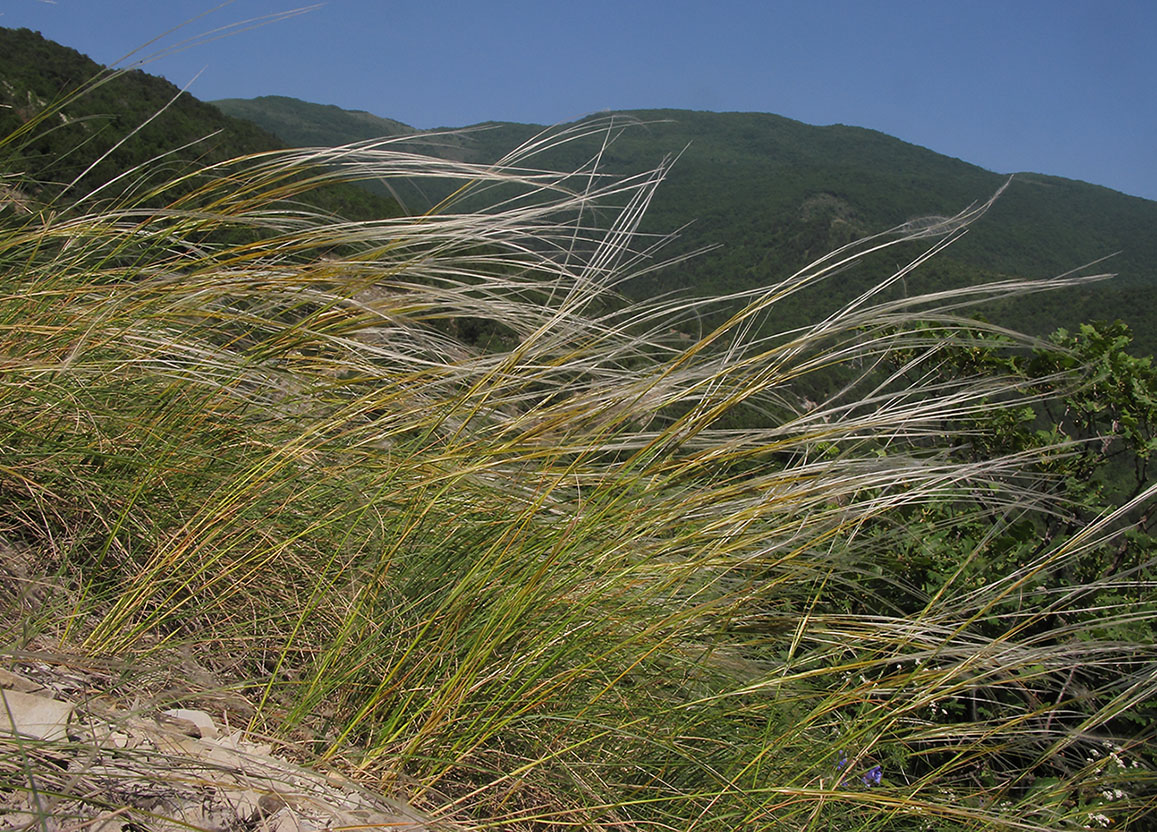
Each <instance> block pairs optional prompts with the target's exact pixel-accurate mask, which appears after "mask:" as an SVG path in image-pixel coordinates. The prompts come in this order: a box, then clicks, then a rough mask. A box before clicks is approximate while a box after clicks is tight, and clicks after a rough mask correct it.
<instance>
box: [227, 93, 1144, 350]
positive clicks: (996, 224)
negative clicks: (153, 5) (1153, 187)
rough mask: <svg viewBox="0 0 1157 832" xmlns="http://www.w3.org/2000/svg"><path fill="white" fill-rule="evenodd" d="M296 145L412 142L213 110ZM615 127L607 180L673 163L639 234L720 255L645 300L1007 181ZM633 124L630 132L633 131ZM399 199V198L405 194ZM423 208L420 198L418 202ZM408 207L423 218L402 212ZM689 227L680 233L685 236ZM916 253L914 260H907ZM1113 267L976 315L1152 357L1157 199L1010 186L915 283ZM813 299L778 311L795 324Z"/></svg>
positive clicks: (344, 120)
mask: <svg viewBox="0 0 1157 832" xmlns="http://www.w3.org/2000/svg"><path fill="white" fill-rule="evenodd" d="M215 104H216V105H217V106H219V107H220V108H221V109H222V110H223V111H224V112H227V113H229V114H232V115H236V116H238V117H242V118H250V119H252V120H253V121H255V122H256V123H257V124H259V125H261V126H263V127H265V128H266V129H269V130H271V131H273V132H276V133H278V135H280V136H281V138H282V139H283V140H285V141H286V142H288V143H290V144H294V143H297V142H299V141H300V142H302V143H304V140H305V139H306V138H307V137H308V138H309V139H310V141H311V142H312V143H315V144H319V145H334V144H340V143H343V142H347V141H359V140H366V139H369V138H373V137H374V136H375V135H377V136H382V135H410V134H413V133H414V132H415V131H414V130H413V128H410V127H407V126H406V125H403V124H401V123H399V122H396V121H392V120H389V119H379V118H377V117H376V116H372V115H370V114H368V113H364V112H361V113H359V112H350V111H346V110H341V109H340V108H337V107H333V106H324V105H317V104H310V103H307V102H301V101H297V100H296V99H292V98H285V97H280V96H267V97H262V98H256V99H249V100H241V99H229V100H225V101H219V102H215ZM608 115H613V116H615V118H616V119H617V120H618V121H621V122H622V124H623V125H624V127H625V128H626V129H624V130H623V131H622V132H621V133H619V134H618V135H617V138H616V139H615V141H614V142H613V144H611V146H610V147H609V148H608V149H607V150H606V152H605V153H604V154H603V157H602V161H601V164H602V166H603V168H604V170H606V171H607V172H609V173H620V174H627V173H635V172H639V171H642V170H646V169H648V168H650V167H652V166H654V165H656V164H658V163H659V162H660V161H661V160H662V159H663V158H664V156H666V155H667V154H672V153H679V154H680V156H679V159H678V162H677V163H676V164H675V166H674V167H673V168H672V170H671V171H670V173H669V175H668V177H667V180H666V181H665V182H664V184H663V187H661V188H660V189H659V192H658V194H657V195H656V197H655V199H654V201H653V203H652V205H651V208H650V211H649V213H648V215H647V218H646V220H645V223H644V230H645V231H651V232H656V233H663V232H668V231H671V230H672V229H676V228H680V227H683V226H685V225H687V226H688V227H687V228H686V230H685V231H684V232H683V234H682V236H681V240H680V241H679V242H678V243H677V244H676V246H675V248H674V249H672V250H673V251H679V250H690V249H696V248H699V247H702V246H706V245H717V246H718V248H717V249H715V250H714V251H711V252H708V253H706V254H704V255H701V256H698V257H696V258H694V259H692V260H690V261H688V262H685V263H683V264H681V265H679V266H678V267H676V268H673V269H667V270H665V271H664V272H662V273H660V274H658V275H656V276H653V277H651V278H648V280H647V281H645V282H643V283H640V285H638V286H636V287H635V288H634V291H635V292H638V293H640V294H654V293H658V292H666V291H690V292H692V293H695V294H702V295H711V294H721V293H723V292H727V291H735V290H739V289H749V288H752V287H754V286H760V285H766V284H768V283H770V282H772V281H774V280H777V279H780V278H782V277H784V276H785V275H786V274H790V273H791V272H792V271H794V270H795V269H797V268H799V267H800V266H801V265H803V264H804V263H805V262H808V261H809V260H810V259H812V258H814V257H817V256H820V255H822V254H823V253H825V252H827V251H829V250H830V249H831V248H833V247H834V246H837V245H840V244H842V243H844V242H847V241H848V240H850V239H853V238H855V237H858V236H863V235H866V234H870V233H874V232H878V231H883V230H886V229H888V228H890V227H892V226H895V225H897V224H899V223H903V222H906V221H908V220H911V219H914V218H918V217H923V216H928V215H951V214H955V213H956V212H958V211H960V210H961V209H963V208H964V207H966V206H968V205H969V204H972V203H974V202H983V201H985V200H987V199H988V198H989V197H991V196H992V194H994V193H995V192H996V191H997V190H998V189H999V188H1000V187H1001V186H1002V185H1003V184H1004V183H1005V182H1006V180H1007V178H1008V177H1007V175H1005V174H1001V173H994V172H991V171H987V170H984V169H983V168H980V167H978V166H976V165H972V164H969V163H967V162H964V161H961V160H959V159H955V158H951V157H947V156H944V155H941V154H938V153H935V152H934V151H932V150H929V149H926V148H923V147H918V146H916V145H912V144H909V143H907V142H903V141H901V140H899V139H896V138H893V137H891V136H887V135H885V134H883V133H879V132H877V131H874V130H868V129H864V128H859V127H850V126H846V125H831V126H826V127H815V126H811V125H807V124H804V123H802V122H798V121H794V120H792V119H788V118H784V117H782V116H777V115H772V114H766V113H709V112H697V111H687V110H638V111H630V112H623V113H616V114H601V116H602V117H606V116H608ZM631 123H634V126H630V127H628V126H627V125H629V124H631ZM543 129H545V128H544V127H543V126H541V125H533V124H511V123H488V124H483V125H476V126H475V127H472V128H469V129H467V130H466V131H465V132H463V133H461V134H460V135H455V136H440V137H439V139H438V142H437V143H436V144H435V143H430V144H429V145H427V146H424V147H423V149H424V150H427V151H429V152H434V153H441V154H443V155H446V156H452V157H454V158H458V159H463V160H466V161H475V162H492V161H494V160H495V159H497V158H499V157H500V156H502V155H503V154H505V153H507V152H509V151H510V150H511V149H512V148H514V147H516V146H517V145H518V144H520V143H521V142H524V141H526V140H527V139H529V138H531V137H533V136H534V135H536V134H537V133H538V132H540V131H541V130H543ZM598 149H599V148H598V145H597V144H596V141H595V140H593V139H592V140H588V141H579V142H574V143H571V144H569V145H565V146H563V147H561V148H558V149H556V150H554V151H552V152H550V153H548V154H545V155H544V156H543V157H542V158H541V159H540V160H539V161H538V163H539V164H541V165H543V166H546V167H556V168H558V169H567V168H568V167H569V166H577V165H580V164H582V163H583V162H585V161H586V160H587V159H589V158H590V157H591V155H592V154H593V153H595V152H597V151H598ZM401 192H402V193H403V199H406V196H405V194H406V191H404V190H402V191H401ZM412 198H413V199H417V198H418V197H412ZM410 207H411V208H417V207H420V206H418V205H411V206H410ZM688 224H689V225H688ZM913 253H915V252H913ZM1102 258H1109V259H1108V260H1106V261H1105V262H1103V263H1100V264H1098V265H1097V266H1096V267H1095V268H1094V269H1093V271H1111V272H1113V273H1115V274H1116V275H1117V277H1116V278H1115V279H1113V280H1111V281H1107V282H1103V283H1099V284H1095V285H1093V286H1088V287H1083V288H1078V289H1072V290H1068V291H1066V292H1064V293H1051V294H1048V295H1035V296H1033V297H1030V298H1027V299H1025V300H1021V301H1017V302H1015V303H1013V304H1010V305H1005V307H1003V308H1000V307H992V306H989V307H986V308H985V309H984V310H983V312H984V314H986V315H989V316H990V317H993V318H995V319H997V320H1002V321H1003V320H1007V321H1008V322H1009V323H1015V324H1016V325H1017V326H1019V327H1023V328H1026V329H1029V330H1031V331H1034V332H1038V333H1042V334H1043V333H1046V332H1050V331H1052V330H1053V329H1055V328H1057V327H1059V326H1066V327H1070V328H1072V327H1074V326H1076V325H1077V324H1078V323H1079V322H1080V321H1082V320H1089V319H1109V320H1111V319H1117V318H1120V319H1122V320H1124V321H1125V322H1126V323H1128V324H1129V325H1130V326H1131V327H1132V329H1133V330H1134V332H1135V334H1136V335H1137V337H1138V347H1139V348H1141V349H1143V350H1144V351H1146V352H1152V351H1153V350H1154V349H1155V348H1157V340H1153V339H1151V338H1150V336H1149V335H1148V331H1149V330H1151V329H1153V327H1152V323H1154V321H1152V320H1151V317H1150V311H1149V310H1150V309H1152V308H1153V307H1154V305H1155V302H1157V266H1155V265H1154V264H1157V202H1153V201H1150V200H1145V199H1141V198H1138V197H1132V196H1128V195H1125V194H1121V193H1118V192H1116V191H1112V190H1110V189H1108V188H1103V187H1100V186H1096V185H1090V184H1088V183H1084V182H1077V181H1074V180H1069V179H1064V178H1061V177H1055V176H1047V175H1044V174H1037V173H1019V174H1016V175H1015V176H1014V177H1013V179H1012V182H1011V184H1010V185H1009V187H1008V188H1007V190H1006V191H1005V192H1004V193H1003V195H1002V196H1001V198H1000V199H999V200H997V202H996V203H995V205H994V206H993V207H992V209H991V210H990V211H989V213H988V214H987V215H986V216H985V217H984V218H983V219H982V220H981V221H980V222H979V223H977V224H976V225H974V226H973V227H972V229H971V230H970V231H969V233H968V234H967V235H966V236H965V237H964V238H963V239H961V240H960V241H959V242H958V243H956V244H955V245H953V246H952V247H951V248H950V249H949V250H948V251H946V252H944V253H943V254H942V255H940V256H938V257H937V258H936V259H935V260H934V261H933V262H932V263H930V264H929V266H928V267H927V268H925V269H923V270H922V271H921V273H920V275H921V277H920V279H921V280H923V281H924V283H923V284H922V285H913V286H911V289H912V291H922V290H925V289H930V288H937V287H942V286H947V285H959V284H961V283H970V282H978V281H983V280H992V279H999V278H1002V277H1013V276H1015V277H1027V278H1037V277H1047V276H1053V275H1056V274H1060V273H1064V272H1068V271H1070V270H1072V269H1076V268H1079V267H1081V266H1084V265H1085V264H1088V263H1092V262H1093V261H1097V260H1101V259H1102ZM869 280H870V277H869V276H867V275H865V276H864V277H863V280H862V281H860V280H857V279H856V275H855V274H851V275H848V276H846V277H844V278H843V279H842V280H841V281H840V282H834V283H831V284H829V285H827V286H824V287H822V288H821V289H820V291H821V292H826V293H828V294H829V295H835V297H825V298H824V299H823V300H824V302H830V301H832V300H834V299H837V298H838V297H842V296H850V295H851V294H852V293H854V292H856V291H857V289H859V288H860V287H861V285H866V284H867V282H868V281H869ZM815 302H818V301H817V300H816V299H813V300H811V301H809V300H808V299H806V298H804V299H801V300H800V301H799V302H797V303H796V304H795V308H794V309H792V308H786V307H785V308H784V309H783V316H784V319H783V320H784V323H785V325H786V324H789V323H793V322H797V321H799V320H803V319H804V318H805V317H806V315H807V309H806V308H805V307H806V306H808V305H811V304H812V303H815Z"/></svg>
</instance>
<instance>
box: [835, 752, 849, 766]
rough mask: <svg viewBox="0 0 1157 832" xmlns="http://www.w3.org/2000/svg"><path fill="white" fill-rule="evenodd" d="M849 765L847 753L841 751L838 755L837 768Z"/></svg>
mask: <svg viewBox="0 0 1157 832" xmlns="http://www.w3.org/2000/svg"><path fill="white" fill-rule="evenodd" d="M847 764H848V754H847V752H846V751H842V750H841V751H840V752H839V754H837V755H836V768H843V767H844V766H846V765H847Z"/></svg>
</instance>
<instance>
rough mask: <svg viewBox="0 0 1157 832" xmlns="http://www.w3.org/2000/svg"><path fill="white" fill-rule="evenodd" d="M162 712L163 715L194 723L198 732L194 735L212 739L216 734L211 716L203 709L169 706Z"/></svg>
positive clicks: (215, 727)
mask: <svg viewBox="0 0 1157 832" xmlns="http://www.w3.org/2000/svg"><path fill="white" fill-rule="evenodd" d="M164 713H165V716H168V717H172V718H173V719H183V720H185V721H186V722H191V723H193V725H196V726H197V730H198V731H199V732H200V733H199V734H197V735H196V736H200V737H201V738H202V739H206V740H213V739H216V738H217V736H218V731H217V726H216V725H214V724H213V717H211V716H209V715H208V714H207V713H205V712H204V711H195V710H193V709H191V708H171V709H170V710H167V711H165V712H164Z"/></svg>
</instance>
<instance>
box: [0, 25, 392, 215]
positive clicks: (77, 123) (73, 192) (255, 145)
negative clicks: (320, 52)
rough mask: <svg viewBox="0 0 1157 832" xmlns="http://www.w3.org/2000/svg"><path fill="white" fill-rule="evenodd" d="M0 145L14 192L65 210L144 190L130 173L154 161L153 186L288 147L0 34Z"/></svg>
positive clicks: (148, 84) (142, 79) (249, 127)
mask: <svg viewBox="0 0 1157 832" xmlns="http://www.w3.org/2000/svg"><path fill="white" fill-rule="evenodd" d="M82 91H83V94H80V93H81V92H82ZM46 112H51V115H50V116H49V117H48V123H43V117H44V116H43V114H44V113H46ZM0 136H6V137H8V139H7V140H6V141H4V143H3V144H2V145H0V163H3V165H4V167H5V169H6V170H8V171H17V172H19V176H20V187H21V189H22V190H23V191H24V192H25V193H26V194H27V195H29V196H31V197H32V198H34V199H37V200H41V201H49V200H53V199H57V198H59V197H63V199H64V200H65V201H66V202H69V201H72V200H76V199H79V198H81V197H82V196H84V195H85V194H88V193H90V192H91V191H92V190H93V189H94V188H97V187H98V186H103V187H102V191H101V197H102V198H104V199H113V198H115V197H116V196H117V195H118V194H123V193H124V192H125V191H127V190H135V191H137V192H139V191H141V190H142V189H147V188H148V187H149V180H148V178H147V177H145V176H143V175H142V176H134V175H133V174H132V172H133V171H135V170H138V169H140V170H142V172H143V167H142V166H144V165H146V163H149V162H150V160H154V159H157V158H158V157H162V156H163V157H164V160H165V161H164V164H163V165H157V166H153V167H152V168H151V169H150V174H151V175H152V177H153V181H156V180H158V179H159V174H160V173H161V172H162V171H163V173H164V175H165V176H166V177H170V178H173V179H175V178H177V177H178V176H179V175H180V174H181V173H187V172H191V171H194V170H196V169H197V168H198V166H204V165H209V164H213V163H216V162H222V161H224V160H227V159H233V158H236V157H240V156H245V155H249V154H254V153H262V152H266V151H270V150H275V149H279V148H283V147H285V145H284V144H283V143H282V142H281V140H280V139H278V138H277V137H276V136H275V135H274V134H272V133H269V132H267V131H265V130H263V129H261V128H260V127H257V126H256V125H254V124H253V123H252V122H249V121H245V120H243V119H236V118H233V117H231V116H226V115H223V114H222V113H221V111H220V110H218V109H217V108H216V107H213V106H211V105H209V104H206V103H204V102H202V101H199V100H197V99H196V98H194V97H193V96H191V95H189V94H187V93H182V92H181V91H180V90H179V89H178V88H177V87H176V86H174V85H173V84H171V83H169V82H168V81H166V80H165V79H163V78H158V77H156V76H154V75H149V74H147V73H145V72H141V71H139V70H132V71H129V72H123V73H109V72H107V71H105V70H104V68H103V67H101V66H100V65H99V64H97V63H96V62H94V61H93V60H91V59H90V58H88V57H86V56H84V55H82V54H80V53H79V52H77V51H76V50H74V49H69V48H68V47H65V46H61V45H60V44H57V43H54V42H52V41H50V40H47V39H45V38H44V37H42V36H41V35H40V34H39V33H38V32H32V31H30V30H28V29H6V28H0ZM125 174H128V175H125ZM118 177H121V179H120V180H119V182H118V181H116V180H117V178H118ZM109 182H114V185H113V187H108V186H106V185H105V183H109ZM199 184H201V183H200V182H199V181H198V180H197V179H196V178H191V179H189V180H188V181H187V182H186V183H185V184H184V185H183V186H180V185H179V186H178V187H177V189H176V191H173V190H172V189H170V193H175V192H180V191H182V190H183V191H191V190H193V189H194V188H196V187H197V186H198V185H199ZM309 198H310V200H311V202H312V203H313V204H314V205H316V206H318V207H322V208H325V209H327V210H331V211H335V212H341V213H346V214H349V215H351V216H355V217H367V218H368V217H374V216H393V215H396V214H398V213H399V209H398V206H397V205H396V203H394V201H393V200H391V199H384V198H382V197H381V196H374V195H370V194H367V193H366V192H365V191H364V189H361V188H355V187H352V186H349V185H342V184H338V185H331V186H329V187H327V188H325V189H324V190H323V191H319V192H315V193H313V194H311V195H310V197H309Z"/></svg>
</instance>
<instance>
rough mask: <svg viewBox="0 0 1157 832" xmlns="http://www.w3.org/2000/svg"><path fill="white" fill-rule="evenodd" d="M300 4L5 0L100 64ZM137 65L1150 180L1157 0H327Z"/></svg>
mask: <svg viewBox="0 0 1157 832" xmlns="http://www.w3.org/2000/svg"><path fill="white" fill-rule="evenodd" d="M303 3H304V0H298V2H295V1H294V0H234V2H232V3H229V4H226V5H224V6H222V7H216V8H215V6H216V3H215V0H55V2H49V0H0V12H2V14H0V26H10V27H16V26H27V27H29V28H31V29H38V30H39V31H40V32H42V33H43V34H44V35H45V36H46V37H49V38H52V39H53V40H57V41H60V42H61V43H64V44H66V45H68V46H72V47H74V48H76V49H78V50H80V51H81V52H84V53H86V54H88V55H90V56H91V57H93V58H94V59H96V60H97V61H99V62H101V63H106V64H112V63H115V62H117V61H118V60H119V59H121V58H122V57H123V56H124V55H126V54H127V53H129V52H130V51H132V50H133V49H134V48H137V47H139V46H141V45H142V44H144V43H146V42H147V41H148V40H150V39H151V38H153V37H156V36H157V35H160V34H162V33H163V32H165V31H167V30H168V29H171V28H172V27H174V26H177V25H178V24H181V23H182V22H184V21H186V20H188V19H190V18H192V17H194V16H196V15H198V14H201V13H203V12H206V11H209V14H207V15H206V16H204V17H202V18H200V19H199V20H196V21H193V22H192V23H190V24H189V25H188V26H186V27H184V28H183V29H181V30H180V31H179V32H177V33H175V34H172V35H169V36H167V37H166V38H165V39H163V40H162V41H161V42H160V43H159V44H154V45H153V46H152V47H149V48H147V49H146V53H147V52H152V51H155V50H156V49H158V48H161V47H163V46H164V45H173V44H176V43H177V42H179V41H181V40H182V39H184V38H187V37H192V36H195V35H200V34H201V33H203V32H206V31H208V30H211V29H214V28H216V27H219V26H227V25H229V24H232V23H236V22H238V21H242V20H246V19H249V18H256V17H261V16H263V15H269V14H273V13H277V12H282V11H287V10H290V9H294V8H296V7H298V6H301V5H303ZM210 10H211V11H210ZM144 68H145V69H146V70H148V71H150V72H154V73H156V74H159V75H164V76H165V77H167V78H169V79H170V80H171V81H173V82H174V83H176V84H178V85H181V86H184V85H185V84H186V83H188V82H190V81H192V79H193V78H194V76H196V75H197V73H198V72H201V75H200V77H199V78H197V80H196V81H194V82H193V84H192V86H191V88H190V91H191V92H192V93H193V94H194V95H196V96H198V97H199V98H204V99H214V98H233V97H236V98H248V97H252V96H257V95H272V94H277V95H290V96H294V97H296V98H302V99H305V100H307V101H315V102H319V103H323V104H337V105H338V106H341V107H345V108H348V109H360V110H368V111H370V112H372V113H375V114H377V115H380V116H386V117H389V118H395V119H398V120H400V121H403V122H406V123H407V124H411V125H414V126H415V127H423V128H426V127H439V126H463V125H467V124H473V123H477V122H479V121H486V120H489V119H495V120H509V121H526V122H536V123H543V124H547V123H554V122H561V121H569V120H572V119H574V118H577V117H580V116H582V115H585V114H587V113H591V112H595V111H598V110H606V109H637V108H651V107H676V108H688V109H702V110H718V111H727V110H742V111H759V112H771V113H778V114H780V115H785V116H789V117H791V118H795V119H799V120H800V121H805V122H808V123H810V124H832V123H837V122H838V123H844V124H854V125H859V126H863V127H871V128H874V129H877V130H881V131H883V132H885V133H889V134H891V135H893V136H897V137H899V138H901V139H904V140H906V141H909V142H914V143H916V144H920V145H924V146H925V147H929V148H931V149H933V150H936V151H938V152H940V153H946V154H948V155H950V156H957V157H959V158H961V159H964V160H966V161H969V162H973V163H975V164H978V165H981V166H983V167H986V168H988V169H990V170H994V171H998V172H1001V173H1011V172H1015V171H1022V170H1031V171H1038V172H1043V173H1051V174H1056V175H1058V176H1067V177H1071V178H1074V179H1083V180H1085V181H1088V182H1094V183H1096V184H1099V185H1107V186H1109V187H1111V188H1115V189H1117V190H1120V191H1124V192H1126V193H1130V194H1134V195H1138V196H1143V197H1146V198H1149V199H1157V0H965V1H964V2H961V0H920V1H919V2H916V1H915V0H854V1H848V0H791V2H788V1H787V0H694V1H692V0H456V1H455V0H329V2H326V3H324V4H322V5H321V6H320V7H319V8H316V9H314V10H313V11H310V12H308V13H306V14H302V15H300V16H296V17H292V18H290V19H288V20H282V21H280V22H276V23H272V24H270V25H268V26H264V27H261V28H258V29H254V30H249V31H242V32H239V33H237V34H233V35H231V36H229V37H224V38H221V39H218V40H215V41H213V42H210V43H205V44H201V45H197V46H194V47H192V48H189V49H187V50H185V51H182V52H179V53H177V54H172V55H170V56H168V57H164V58H161V59H159V60H157V61H155V62H152V63H150V64H148V65H146V66H145V67H144ZM202 70H203V72H202Z"/></svg>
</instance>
